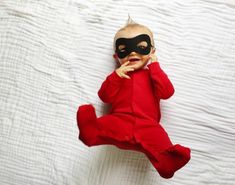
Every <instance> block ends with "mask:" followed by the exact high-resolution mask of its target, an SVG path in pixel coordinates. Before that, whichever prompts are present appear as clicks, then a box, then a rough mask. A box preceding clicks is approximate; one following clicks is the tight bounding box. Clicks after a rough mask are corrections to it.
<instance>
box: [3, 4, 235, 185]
mask: <svg viewBox="0 0 235 185" xmlns="http://www.w3.org/2000/svg"><path fill="white" fill-rule="evenodd" d="M128 13H129V14H130V15H131V17H132V18H133V19H134V20H135V21H136V22H138V23H140V24H144V25H146V26H148V27H149V28H150V29H151V30H152V31H153V32H154V35H155V43H156V47H157V56H158V58H159V62H160V64H161V67H162V68H163V69H164V70H165V72H166V73H167V74H168V76H169V77H170V79H171V80H172V82H173V84H174V86H175V89H176V92H175V94H174V96H173V97H172V98H171V99H169V100H167V101H162V121H161V122H162V125H163V126H164V127H165V129H166V130H167V132H168V134H169V135H170V137H171V140H172V141H173V143H180V144H182V145H185V146H188V147H190V148H191V149H192V159H191V161H190V162H189V163H188V164H187V165H186V166H185V167H184V168H182V169H181V170H180V171H178V172H177V173H176V174H175V176H174V177H173V178H172V179H169V180H166V179H163V178H161V177H160V176H159V175H158V173H157V172H156V171H155V169H154V168H153V167H152V166H151V164H150V162H149V161H148V160H147V158H146V157H145V156H144V155H143V154H141V153H137V152H133V151H124V150H120V149H118V148H115V147H113V146H99V147H93V148H88V147H86V146H85V145H84V144H83V143H82V142H81V141H79V140H78V139H77V137H78V130H77V126H76V111H77V107H78V106H79V105H82V104H86V103H92V104H93V105H94V106H95V108H96V113H97V115H98V116H101V115H102V114H103V113H104V112H105V111H104V109H105V108H106V107H105V105H104V104H103V103H102V102H101V100H100V99H99V98H98V96H97V91H98V89H99V87H100V85H101V83H102V81H103V80H104V79H105V77H106V76H107V75H108V74H109V73H110V72H112V71H113V70H114V67H115V63H114V60H113V58H112V54H113V51H112V44H113V43H112V41H113V37H114V34H115V32H116V31H117V30H118V29H119V28H120V27H122V26H123V25H124V24H125V22H126V20H127V17H128ZM234 92H235V1H232V0H230V1H226V0H225V1H222V0H220V1H218V0H189V1H186V0H182V1H176V0H170V1H163V0H160V1H154V0H148V1H147V0H142V1H121V0H102V1H101V0H97V1H93V0H87V1H82V0H69V1H65V0H61V1H55V0H43V1H30V0H29V1H26V0H16V1H11V0H2V1H0V184H1V185H19V184H20V185H25V184H29V185H44V184H46V185H47V184H48V185H55V184H56V185H64V184H68V185H234V184H235V175H234V174H235V145H234V143H235V95H234Z"/></svg>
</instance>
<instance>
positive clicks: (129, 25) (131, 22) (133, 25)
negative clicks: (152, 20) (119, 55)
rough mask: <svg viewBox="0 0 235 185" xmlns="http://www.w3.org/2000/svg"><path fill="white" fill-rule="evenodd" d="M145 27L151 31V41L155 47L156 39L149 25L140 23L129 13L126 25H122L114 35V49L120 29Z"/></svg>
mask: <svg viewBox="0 0 235 185" xmlns="http://www.w3.org/2000/svg"><path fill="white" fill-rule="evenodd" d="M137 27H138V28H144V29H146V30H148V31H149V33H150V35H149V36H150V39H151V42H152V45H153V47H155V46H154V39H153V32H152V31H151V30H150V29H149V28H148V27H147V26H144V25H142V24H139V23H136V22H135V21H134V20H133V19H132V18H131V17H130V15H129V14H128V19H127V22H126V25H125V26H124V27H122V28H120V29H119V30H118V31H117V32H116V34H115V36H114V42H113V43H114V44H113V46H114V49H115V42H116V39H117V38H116V37H117V34H118V33H119V32H120V31H123V30H126V29H129V28H132V29H133V28H137Z"/></svg>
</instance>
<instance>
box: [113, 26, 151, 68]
mask: <svg viewBox="0 0 235 185" xmlns="http://www.w3.org/2000/svg"><path fill="white" fill-rule="evenodd" d="M115 42H116V56H117V59H118V61H119V63H120V64H121V65H122V64H124V63H126V62H128V61H129V62H130V63H129V64H128V65H129V66H132V67H133V68H134V69H135V70H136V69H140V68H142V67H144V66H145V65H146V64H147V63H148V60H149V58H150V55H151V54H152V53H153V52H154V49H153V47H152V38H151V33H150V32H149V30H147V29H146V28H143V27H134V28H127V29H125V30H122V31H120V32H118V33H117V34H116V37H115Z"/></svg>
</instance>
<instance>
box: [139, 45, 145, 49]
mask: <svg viewBox="0 0 235 185" xmlns="http://www.w3.org/2000/svg"><path fill="white" fill-rule="evenodd" d="M138 48H140V49H145V48H146V46H141V45H140V46H138Z"/></svg>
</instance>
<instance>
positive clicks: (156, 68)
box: [148, 62, 175, 99]
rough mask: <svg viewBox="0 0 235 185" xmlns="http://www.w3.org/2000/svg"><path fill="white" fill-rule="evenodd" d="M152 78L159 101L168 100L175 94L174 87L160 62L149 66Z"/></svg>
mask: <svg viewBox="0 0 235 185" xmlns="http://www.w3.org/2000/svg"><path fill="white" fill-rule="evenodd" d="M148 68H149V71H150V76H151V79H152V81H153V85H154V90H155V95H156V97H158V98H159V99H168V98H170V97H171V96H172V95H173V94H174V91H175V90H174V87H173V85H172V83H171V81H170V80H169V78H168V77H167V75H166V73H165V72H164V71H163V70H162V69H161V67H160V65H159V63H158V62H152V63H151V64H148Z"/></svg>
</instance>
